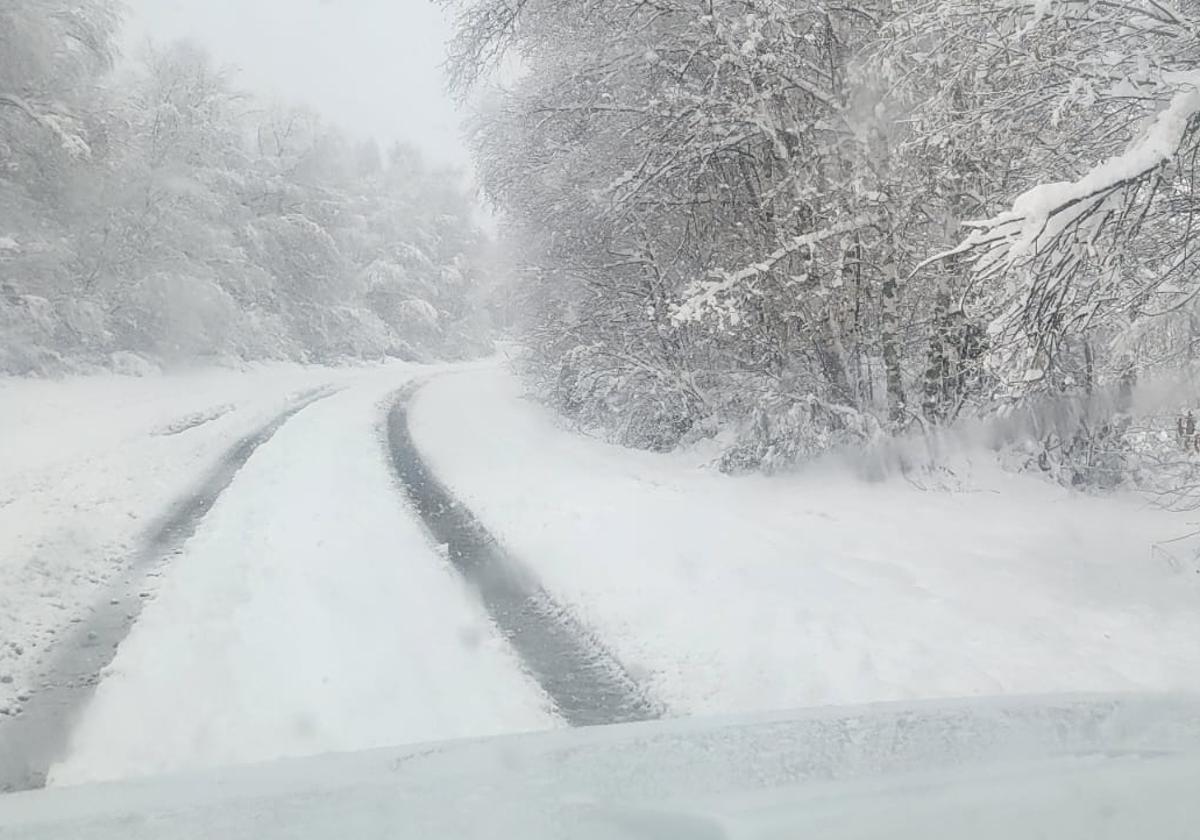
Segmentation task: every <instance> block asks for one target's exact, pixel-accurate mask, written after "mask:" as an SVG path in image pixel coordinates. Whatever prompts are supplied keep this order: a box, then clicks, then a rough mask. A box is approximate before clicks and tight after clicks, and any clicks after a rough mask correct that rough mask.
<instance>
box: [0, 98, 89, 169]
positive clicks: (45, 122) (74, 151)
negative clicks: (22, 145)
mask: <svg viewBox="0 0 1200 840" xmlns="http://www.w3.org/2000/svg"><path fill="white" fill-rule="evenodd" d="M0 105H7V106H8V107H10V108H16V109H17V110H18V111H20V112H21V113H23V114H24V115H25V116H27V117H28V118H29V119H31V120H32V121H33V122H34V123H36V124H37V125H39V126H41V127H42V128H44V129H46V130H47V131H49V132H51V133H52V134H53V135H54V136H55V137H57V138H58V141H59V142H60V143H61V144H62V147H63V149H64V151H66V152H67V154H69V155H70V156H71V157H74V158H80V159H84V160H86V159H88V158H90V157H91V156H92V150H91V148H90V147H89V146H88V144H87V142H86V141H85V140H84V139H83V138H82V137H81V136H79V133H78V132H76V131H72V130H71V129H70V127H69V120H67V119H65V118H63V117H61V116H59V115H58V114H49V113H42V112H41V111H38V110H37V109H36V108H34V107H33V105H32V104H31V103H30V102H29V100H27V99H24V98H22V97H20V96H15V95H13V94H9V93H0Z"/></svg>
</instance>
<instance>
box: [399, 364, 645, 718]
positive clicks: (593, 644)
mask: <svg viewBox="0 0 1200 840" xmlns="http://www.w3.org/2000/svg"><path fill="white" fill-rule="evenodd" d="M419 387H420V383H414V384H413V385H410V386H408V387H406V388H404V389H402V390H401V391H400V392H399V393H398V394H397V396H396V399H395V402H394V403H393V405H392V408H391V410H390V411H389V413H388V423H387V426H388V445H389V448H390V450H391V458H392V465H393V467H394V469H395V471H396V475H397V477H398V478H399V480H400V483H401V485H402V486H403V488H404V490H405V492H406V494H407V495H408V497H409V499H410V500H411V502H412V504H413V506H414V507H415V508H416V510H417V512H418V514H420V516H421V519H422V520H423V521H424V523H425V526H426V527H427V528H428V530H429V532H430V534H431V535H432V537H433V539H434V540H435V541H436V542H437V543H438V545H439V546H441V547H442V550H443V551H444V553H445V555H446V557H447V559H448V560H449V561H450V562H451V564H452V565H453V566H454V567H455V568H456V569H457V570H458V571H459V572H460V573H461V574H462V575H463V577H464V578H465V579H466V580H467V581H468V582H469V583H471V584H472V585H473V586H474V587H475V588H476V590H477V591H478V592H479V595H480V597H481V599H482V601H483V604H484V606H485V607H486V608H487V611H488V613H489V614H490V615H491V617H492V620H493V621H494V622H495V623H496V626H497V627H498V628H499V629H500V632H501V633H502V634H503V635H504V636H505V638H507V639H508V641H509V643H510V644H511V645H512V647H513V649H514V650H515V651H516V652H517V654H518V656H520V658H521V660H522V663H523V664H524V666H525V668H526V670H527V671H528V672H529V673H530V675H531V676H532V677H533V678H534V679H536V680H537V682H538V683H539V684H540V685H541V686H542V689H543V690H544V691H545V692H546V694H547V695H549V697H550V699H551V700H553V702H554V703H555V705H556V706H557V708H558V712H559V714H560V715H561V716H562V718H563V720H565V721H566V722H567V723H568V724H569V725H571V726H592V725H598V724H609V723H625V722H630V721H640V720H652V719H654V718H658V717H662V715H663V713H664V708H663V707H662V705H661V704H659V703H657V702H655V701H654V700H653V699H652V698H651V697H649V695H648V694H647V692H646V691H645V690H644V689H643V688H641V687H640V686H639V685H638V684H637V682H636V680H634V679H633V678H632V677H630V675H629V673H628V671H626V669H625V668H624V667H623V666H622V665H621V663H620V662H619V661H618V660H617V658H616V657H615V656H614V655H613V654H612V653H611V652H610V651H609V650H608V649H607V648H605V646H604V645H603V644H602V643H601V642H600V641H599V640H598V639H597V638H596V637H595V636H594V635H593V634H592V633H591V632H590V631H589V630H588V629H587V628H586V627H584V626H583V625H582V623H580V622H579V620H578V619H576V618H575V617H574V615H573V614H572V613H571V612H570V610H568V609H567V608H565V607H563V606H561V605H560V604H558V603H557V602H556V601H555V599H554V597H553V596H552V595H551V594H550V593H548V592H547V591H546V590H545V589H544V588H543V587H542V586H541V585H540V584H539V583H538V581H537V578H536V577H535V576H534V575H533V574H532V573H531V572H530V571H529V570H528V569H526V568H525V567H524V566H523V565H522V564H521V563H519V562H518V561H517V560H516V559H515V558H513V557H511V556H510V555H508V554H507V553H506V552H505V551H504V549H503V548H502V547H501V546H500V544H499V543H498V542H497V541H496V539H495V538H494V537H492V535H491V534H489V533H488V531H487V530H486V529H485V528H484V527H483V525H482V524H481V523H480V522H479V520H478V519H476V518H475V516H474V514H472V513H471V511H470V510H469V509H468V508H467V507H466V506H465V505H464V504H462V502H460V501H459V500H458V499H456V498H455V497H454V495H453V494H452V493H451V492H450V491H449V490H448V489H447V488H446V487H445V486H444V485H443V484H442V483H441V482H440V481H438V479H437V478H436V476H435V475H434V474H433V471H432V470H431V469H430V468H429V466H428V464H426V463H425V460H424V459H423V458H422V456H421V454H420V452H419V451H418V450H417V447H416V445H415V444H414V443H413V440H412V435H411V433H410V431H409V426H408V406H409V403H410V402H411V399H412V397H413V395H414V394H415V393H416V390H417V389H418V388H419Z"/></svg>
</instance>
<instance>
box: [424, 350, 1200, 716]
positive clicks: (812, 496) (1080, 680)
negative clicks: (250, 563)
mask: <svg viewBox="0 0 1200 840" xmlns="http://www.w3.org/2000/svg"><path fill="white" fill-rule="evenodd" d="M410 416H411V422H412V427H413V436H414V439H415V441H416V443H417V445H418V447H419V448H421V450H422V452H423V453H425V455H426V457H427V458H428V460H429V461H430V463H431V465H432V466H433V468H434V470H435V471H436V472H437V473H438V474H439V476H440V477H441V478H442V479H443V481H445V482H446V483H447V484H448V486H450V487H451V488H452V489H453V490H454V491H455V492H456V493H458V494H459V496H460V498H462V499H463V500H464V501H465V502H466V503H467V504H468V505H469V506H470V507H471V508H472V509H473V510H474V511H475V513H476V514H477V515H478V516H479V517H480V519H481V520H482V521H483V523H484V524H485V525H486V526H487V527H488V528H489V529H490V530H491V531H492V533H493V534H494V535H495V536H497V537H498V538H499V539H500V540H501V541H502V542H504V543H505V544H506V545H507V547H508V548H509V550H510V551H512V552H514V553H515V554H516V555H517V556H518V557H520V558H521V559H522V560H523V561H525V562H526V563H527V564H528V565H530V566H531V567H532V568H533V569H534V570H535V571H536V572H537V573H538V574H539V575H541V576H542V578H543V581H544V583H545V585H546V586H547V588H548V589H549V590H550V591H551V592H553V593H554V594H555V595H556V596H557V597H558V598H559V599H560V601H562V602H564V603H565V604H567V605H569V606H570V607H571V608H572V609H573V610H575V611H576V613H577V614H578V615H579V617H580V618H581V619H582V620H583V621H584V622H586V623H587V624H588V625H589V626H591V627H592V628H593V629H594V630H595V631H596V632H597V633H598V635H599V636H600V638H602V639H603V640H604V641H605V642H606V643H607V644H608V645H610V646H611V648H612V649H613V650H614V652H615V653H616V654H617V655H618V657H620V658H621V659H622V661H623V662H624V664H625V665H626V667H628V668H630V669H631V670H632V671H634V672H635V673H641V674H643V675H644V679H645V681H646V682H647V684H648V687H649V688H650V689H651V691H652V692H654V693H655V694H656V695H657V696H658V698H659V699H661V700H663V701H665V702H666V703H667V704H668V706H669V707H670V708H671V710H672V711H673V712H675V713H697V712H736V711H750V710H763V709H772V708H786V707H795V706H803V705H817V704H827V703H828V704H844V703H856V702H864V701H875V700H891V699H908V698H919V697H945V696H958V695H990V694H1004V693H1044V692H1069V691H1109V690H1116V691H1123V690H1139V689H1147V690H1171V689H1179V690H1197V689H1200V643H1198V642H1197V640H1200V598H1198V591H1197V589H1198V587H1197V581H1196V580H1195V576H1194V575H1190V576H1189V575H1185V574H1182V573H1179V572H1175V571H1172V570H1171V569H1170V568H1169V567H1168V566H1167V564H1165V563H1163V562H1161V561H1156V560H1153V559H1151V551H1150V548H1151V545H1152V543H1154V542H1155V541H1158V540H1162V539H1166V538H1170V537H1175V536H1178V535H1179V534H1180V533H1181V531H1186V530H1188V529H1189V526H1188V524H1187V520H1186V517H1184V518H1181V517H1179V516H1177V515H1172V514H1167V513H1163V512H1161V511H1156V510H1150V509H1146V508H1144V507H1142V506H1139V505H1138V504H1137V503H1136V502H1134V501H1132V500H1120V499H1097V498H1087V497H1082V496H1077V495H1073V494H1070V493H1068V492H1067V491H1065V490H1062V489H1060V488H1058V487H1056V486H1053V485H1050V484H1047V483H1044V482H1041V481H1039V480H1037V479H1035V478H1032V477H1028V476H1014V475H1009V474H1005V473H1003V472H1001V471H999V470H998V469H994V468H990V467H989V466H988V464H989V463H990V459H991V456H990V455H987V454H984V455H981V456H980V457H979V458H977V459H975V460H976V463H975V465H974V475H973V476H972V481H973V485H974V489H973V491H972V492H958V493H948V492H939V491H930V492H922V491H919V490H916V489H914V488H913V487H911V486H910V485H908V484H907V483H904V482H903V481H900V480H895V481H892V482H887V483H881V484H865V483H862V482H860V481H858V480H857V479H855V478H853V477H850V476H849V475H843V474H840V473H837V472H833V471H822V472H819V473H818V472H814V473H811V474H805V475H799V476H793V477H787V478H772V479H767V478H758V477H749V478H738V479H733V478H728V477H725V476H721V475H718V474H716V473H714V472H712V471H711V470H706V469H702V468H700V467H698V466H697V465H696V464H695V463H694V461H695V459H694V458H693V459H690V460H689V458H687V457H684V456H660V455H653V454H648V453H639V452H633V451H629V450H624V449H621V448H618V447H613V446H609V445H606V444H603V443H601V442H598V441H595V440H591V439H587V438H585V437H582V436H579V435H577V434H575V433H572V432H569V431H566V430H565V429H563V428H561V427H560V425H559V424H558V423H557V421H556V419H555V418H554V417H553V416H552V415H551V414H550V413H549V412H547V411H545V410H542V409H540V408H538V407H536V406H535V405H533V404H531V403H529V402H527V401H525V400H523V399H522V398H521V393H520V387H519V385H518V384H517V383H516V382H515V381H514V379H513V378H512V377H511V376H510V375H508V374H506V373H504V372H502V371H500V370H482V371H474V372H468V373H463V374H457V375H448V376H444V377H441V378H439V379H436V380H434V381H433V382H432V383H430V384H429V385H428V386H426V387H425V388H424V389H423V390H422V391H421V392H420V393H419V394H418V395H417V397H416V400H415V403H414V405H413V407H412V411H411V415H410Z"/></svg>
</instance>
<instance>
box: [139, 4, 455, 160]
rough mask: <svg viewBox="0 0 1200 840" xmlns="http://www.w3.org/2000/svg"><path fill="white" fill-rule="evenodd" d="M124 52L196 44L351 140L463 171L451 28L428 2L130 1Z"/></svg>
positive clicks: (245, 82)
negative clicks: (395, 147)
mask: <svg viewBox="0 0 1200 840" xmlns="http://www.w3.org/2000/svg"><path fill="white" fill-rule="evenodd" d="M127 5H128V7H129V19H128V22H127V24H126V27H125V32H124V36H123V39H122V40H123V42H124V44H125V47H126V52H128V53H130V54H135V53H136V52H137V51H138V49H139V48H140V47H141V46H143V45H144V44H145V43H146V42H147V40H148V39H153V40H154V41H170V40H175V39H179V38H187V39H190V40H193V41H195V42H197V43H199V44H200V45H202V46H203V47H204V48H205V49H207V50H208V51H209V52H210V53H211V54H212V55H213V56H214V57H215V58H216V59H217V60H218V61H219V62H220V63H223V64H228V65H232V66H234V67H236V68H237V69H238V71H239V72H238V78H237V81H238V83H239V84H240V86H243V87H245V88H248V89H250V90H253V91H254V92H256V93H257V94H259V95H273V96H277V97H279V98H280V99H283V100H285V101H287V102H292V103H296V104H305V105H308V106H310V107H312V108H313V109H314V110H316V111H317V112H319V113H320V114H321V115H322V116H324V117H325V118H326V119H328V120H330V121H331V122H333V123H336V124H337V125H339V126H341V127H342V128H344V129H345V130H346V131H348V132H350V133H352V134H355V135H359V136H366V137H374V138H376V139H377V140H378V141H379V142H380V144H381V145H384V146H386V145H388V144H389V143H390V142H391V141H393V140H406V141H409V142H412V143H414V144H415V145H417V146H418V147H420V148H421V150H422V151H423V152H424V153H425V154H426V155H427V156H428V157H429V159H430V160H431V161H434V162H445V163H452V164H455V165H459V166H461V165H464V164H466V162H467V154H466V151H465V149H464V146H463V143H462V141H461V138H460V136H459V121H460V114H459V113H458V111H457V110H456V108H455V106H454V104H453V102H452V100H451V98H450V97H449V96H448V95H447V93H446V89H445V82H444V75H443V72H442V67H441V65H442V62H443V60H444V53H445V41H446V39H447V38H448V37H449V34H450V23H449V21H448V20H447V16H446V15H445V14H444V13H443V11H442V10H441V8H440V7H438V6H435V5H434V4H433V3H431V2H429V0H204V2H178V1H177V0H127Z"/></svg>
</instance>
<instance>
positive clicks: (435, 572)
mask: <svg viewBox="0 0 1200 840" xmlns="http://www.w3.org/2000/svg"><path fill="white" fill-rule="evenodd" d="M401 384H403V379H402V378H401V379H398V378H397V377H395V376H391V377H382V378H380V377H377V378H376V381H373V382H369V383H362V382H360V383H358V384H357V385H355V386H354V387H351V388H349V389H347V390H346V391H344V392H342V393H340V394H337V395H335V396H333V397H330V398H328V399H326V400H323V401H321V402H319V403H316V404H314V405H312V406H310V407H309V408H307V409H305V410H304V411H302V412H301V413H300V414H298V415H297V416H296V417H294V418H293V419H292V420H290V421H289V422H288V423H287V424H286V425H285V426H284V427H283V428H282V429H280V431H279V432H277V433H276V435H275V437H274V438H272V439H271V440H270V441H269V442H268V443H266V444H265V445H264V446H262V447H261V448H260V449H259V450H258V451H257V452H256V453H255V454H254V455H253V456H252V457H251V458H250V460H249V462H247V464H246V466H245V467H243V469H242V471H241V472H240V473H239V474H238V475H237V477H236V478H235V479H234V481H233V483H232V484H231V485H230V487H229V488H228V489H227V490H226V491H225V493H223V494H222V496H221V497H220V498H219V499H218V501H217V503H216V505H215V506H214V508H213V509H212V511H211V512H210V513H209V515H208V517H207V518H206V519H205V520H204V522H203V523H202V524H201V526H200V529H199V531H198V532H197V534H196V536H195V537H194V538H193V539H192V540H191V541H190V542H189V543H187V545H186V547H185V549H184V552H183V554H182V556H179V557H177V558H175V559H174V560H173V561H172V562H171V563H170V565H169V566H168V568H167V571H166V574H165V576H164V579H163V582H162V584H161V587H160V590H159V592H158V594H157V597H156V599H155V600H154V601H153V602H152V603H150V604H149V605H148V606H147V607H146V609H145V610H144V611H143V613H142V616H141V619H140V620H139V621H138V623H137V624H136V625H135V626H134V628H133V630H132V631H131V633H130V635H129V637H128V638H127V639H126V641H125V642H124V643H123V644H122V645H121V648H120V650H119V651H118V654H117V657H116V659H115V660H114V662H113V663H112V665H111V667H110V669H109V673H108V674H107V675H106V676H105V678H104V680H103V682H102V683H101V684H100V686H99V688H98V690H97V692H96V695H95V697H94V699H93V701H92V702H91V704H90V705H89V706H88V708H87V709H86V710H85V713H84V715H83V719H82V721H81V723H80V725H79V727H78V729H77V730H76V732H75V733H74V736H73V738H72V750H71V753H70V755H69V757H68V758H67V759H66V760H65V761H64V762H63V763H61V764H60V765H58V766H57V767H55V768H54V769H53V770H52V771H51V784H70V783H78V782H85V781H94V780H101V779H111V778H119V777H124V776H130V775H143V774H154V773H160V772H165V771H173V770H180V769H185V768H193V767H201V766H217V765H223V764H232V763H243V762H251V761H256V760H261V759H269V758H274V757H277V756H287V755H303V754H316V753H323V752H328V751H337V750H355V749H363V748H369V747H374V746H383V745H394V744H401V743H412V742H418V741H420V742H423V741H435V740H442V739H450V738H456V737H464V736H477V735H488V734H493V733H500V732H512V731H520V730H530V729H543V728H547V727H552V726H555V725H556V724H557V721H556V720H555V719H554V718H553V716H552V715H551V713H550V712H549V711H547V709H548V708H549V706H548V701H547V700H546V698H545V697H544V696H543V695H542V693H541V691H540V690H539V689H538V687H537V686H536V684H534V683H533V682H532V681H531V680H530V679H529V678H528V677H527V676H525V674H524V673H523V672H522V671H521V670H520V668H519V665H518V663H517V662H516V659H515V656H514V655H513V654H512V652H511V651H510V650H509V649H508V647H507V645H506V643H505V642H504V641H503V640H502V639H501V638H500V637H499V636H498V635H497V633H496V631H495V630H494V628H493V626H492V625H491V624H490V623H489V622H488V620H487V617H486V614H485V613H484V611H483V608H482V607H481V606H480V605H479V604H478V603H477V601H476V599H475V597H474V595H473V593H471V592H470V591H469V590H468V588H467V586H466V585H465V584H464V583H463V582H462V581H461V580H460V579H459V578H458V577H457V576H456V573H455V572H454V571H453V570H452V569H451V568H450V566H449V565H448V564H447V563H446V562H445V560H444V559H443V558H442V557H440V556H439V555H438V554H437V552H436V549H435V547H434V546H432V545H431V544H430V543H429V541H428V540H427V539H426V536H425V534H424V533H423V531H422V530H421V526H420V524H419V522H418V520H417V519H416V518H415V517H414V515H413V513H412V512H411V511H410V510H409V509H408V508H407V506H406V503H405V502H404V500H403V496H402V494H401V492H400V491H399V490H398V488H397V487H396V485H395V482H394V480H393V477H392V475H391V473H390V472H389V467H388V462H387V458H386V453H385V449H384V445H385V444H384V442H383V440H382V437H381V436H382V434H383V429H382V423H383V417H384V411H385V407H386V399H387V397H388V395H389V394H390V393H391V392H392V391H393V390H395V389H396V388H397V387H399V386H400V385H401Z"/></svg>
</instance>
